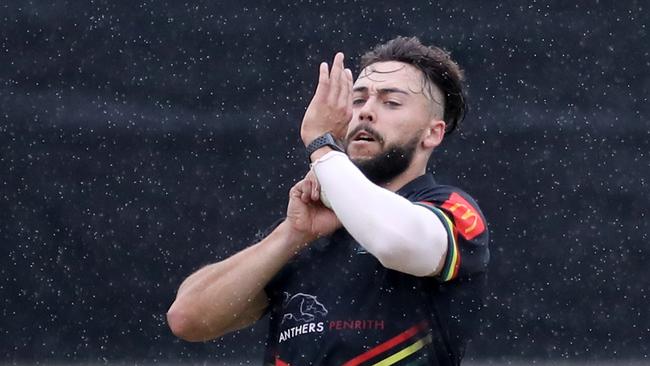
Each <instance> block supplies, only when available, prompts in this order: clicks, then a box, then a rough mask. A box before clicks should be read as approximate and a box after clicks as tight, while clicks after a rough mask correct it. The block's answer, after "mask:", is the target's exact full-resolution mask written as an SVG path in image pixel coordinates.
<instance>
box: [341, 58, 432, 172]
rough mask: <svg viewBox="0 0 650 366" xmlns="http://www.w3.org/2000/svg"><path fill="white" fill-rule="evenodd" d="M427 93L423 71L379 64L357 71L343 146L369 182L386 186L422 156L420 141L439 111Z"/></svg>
mask: <svg viewBox="0 0 650 366" xmlns="http://www.w3.org/2000/svg"><path fill="white" fill-rule="evenodd" d="M427 93H428V92H427V91H426V86H425V85H424V83H423V78H422V73H421V71H420V70H418V69H416V68H415V67H413V66H411V65H408V64H404V63H401V62H397V61H389V62H379V63H375V64H372V65H370V66H368V67H367V68H365V69H364V70H362V71H361V74H360V75H359V78H358V79H357V81H356V82H355V83H354V86H353V96H352V105H353V107H352V110H353V115H352V120H351V121H350V125H349V126H348V133H347V136H346V141H345V143H346V151H347V153H348V155H349V156H350V159H351V160H352V161H353V162H354V163H355V164H356V165H357V166H358V167H359V168H360V169H361V171H362V172H364V174H366V176H367V177H368V178H369V179H370V180H372V181H374V182H375V183H378V184H379V183H387V182H388V181H390V180H391V179H393V178H395V177H396V176H398V175H399V174H401V173H402V172H404V171H405V170H406V169H407V168H408V166H409V165H410V164H411V162H412V160H413V156H414V154H416V153H421V148H420V143H421V141H422V138H423V136H424V134H425V132H426V130H427V128H428V126H429V122H430V121H431V119H432V118H435V117H437V116H436V113H437V111H438V110H439V109H440V108H438V107H440V106H437V105H432V103H435V102H434V101H433V100H432V99H431V95H430V94H427ZM434 99H435V95H434ZM438 100H439V99H438Z"/></svg>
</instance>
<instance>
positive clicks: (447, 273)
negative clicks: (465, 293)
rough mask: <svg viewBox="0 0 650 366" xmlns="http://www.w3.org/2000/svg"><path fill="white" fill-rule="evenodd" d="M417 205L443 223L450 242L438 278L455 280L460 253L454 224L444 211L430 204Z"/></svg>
mask: <svg viewBox="0 0 650 366" xmlns="http://www.w3.org/2000/svg"><path fill="white" fill-rule="evenodd" d="M415 204H416V205H420V206H423V207H426V208H428V209H429V210H431V212H433V213H434V214H436V216H438V218H439V219H440V221H441V222H442V226H444V227H445V230H446V231H447V242H448V245H447V257H446V258H445V265H444V266H443V267H442V270H441V271H440V274H439V275H438V277H439V278H440V280H441V281H443V282H447V281H450V280H453V279H454V278H456V276H457V275H458V268H459V267H460V251H459V250H458V239H457V237H456V229H455V227H454V222H453V221H452V220H451V219H450V218H449V216H447V214H445V213H444V211H442V210H441V209H439V208H438V207H436V206H434V205H433V204H432V203H430V202H425V201H423V202H415Z"/></svg>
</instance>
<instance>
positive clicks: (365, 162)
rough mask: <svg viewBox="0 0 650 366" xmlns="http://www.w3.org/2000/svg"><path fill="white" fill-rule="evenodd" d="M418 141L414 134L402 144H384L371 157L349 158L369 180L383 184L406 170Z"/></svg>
mask: <svg viewBox="0 0 650 366" xmlns="http://www.w3.org/2000/svg"><path fill="white" fill-rule="evenodd" d="M419 142H420V139H419V136H414V137H413V138H412V139H411V140H409V141H408V142H406V143H405V144H403V145H397V144H391V145H388V146H386V148H384V149H382V152H380V153H379V154H378V155H376V156H374V157H372V158H365V159H351V161H352V163H354V165H356V166H357V168H359V170H361V172H362V173H363V174H364V175H365V176H366V178H368V179H369V180H370V181H371V182H373V183H375V184H378V185H383V184H386V183H388V182H390V181H391V180H393V179H394V178H396V177H397V176H399V175H400V174H402V173H404V172H405V171H406V169H407V168H408V167H409V165H411V161H412V160H413V155H414V154H415V149H416V148H417V146H418V143H419Z"/></svg>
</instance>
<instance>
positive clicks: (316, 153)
mask: <svg viewBox="0 0 650 366" xmlns="http://www.w3.org/2000/svg"><path fill="white" fill-rule="evenodd" d="M330 151H335V150H334V149H332V148H331V147H329V146H323V147H321V148H320V149H318V150H316V151H314V152H313V153H311V155H310V156H309V159H310V160H311V162H312V163H313V162H315V161H316V160H318V159H320V158H321V157H322V156H323V155H325V154H327V153H328V152H330Z"/></svg>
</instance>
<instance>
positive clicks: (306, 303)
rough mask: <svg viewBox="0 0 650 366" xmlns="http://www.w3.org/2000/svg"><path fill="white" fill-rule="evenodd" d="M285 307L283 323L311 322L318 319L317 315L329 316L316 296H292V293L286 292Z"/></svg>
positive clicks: (301, 294) (298, 294)
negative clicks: (290, 321)
mask: <svg viewBox="0 0 650 366" xmlns="http://www.w3.org/2000/svg"><path fill="white" fill-rule="evenodd" d="M283 305H284V309H285V314H284V316H283V317H282V323H284V322H285V320H293V321H296V322H310V321H313V320H314V319H316V315H321V316H325V315H327V309H326V308H325V306H324V305H323V304H321V303H320V302H319V301H318V299H316V296H314V295H309V294H303V293H297V294H295V295H293V296H291V294H290V293H288V292H285V293H284V304H283Z"/></svg>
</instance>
